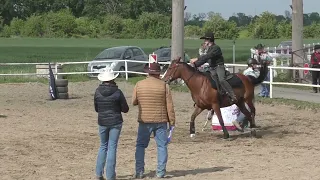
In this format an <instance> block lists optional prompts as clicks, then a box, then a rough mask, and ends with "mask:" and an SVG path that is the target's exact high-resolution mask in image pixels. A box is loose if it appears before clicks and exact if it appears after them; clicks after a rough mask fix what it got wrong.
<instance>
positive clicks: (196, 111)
mask: <svg viewBox="0 0 320 180" xmlns="http://www.w3.org/2000/svg"><path fill="white" fill-rule="evenodd" d="M202 111H203V109H201V108H199V107H198V106H197V105H195V109H194V111H193V113H192V115H191V121H190V137H194V136H195V135H196V127H195V120H196V117H197V116H198V115H199V114H200V113H201V112H202Z"/></svg>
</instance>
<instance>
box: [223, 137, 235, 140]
mask: <svg viewBox="0 0 320 180" xmlns="http://www.w3.org/2000/svg"><path fill="white" fill-rule="evenodd" d="M222 140H224V141H233V140H234V138H231V137H228V138H222Z"/></svg>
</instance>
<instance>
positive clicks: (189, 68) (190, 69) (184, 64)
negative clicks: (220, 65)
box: [179, 62, 204, 75]
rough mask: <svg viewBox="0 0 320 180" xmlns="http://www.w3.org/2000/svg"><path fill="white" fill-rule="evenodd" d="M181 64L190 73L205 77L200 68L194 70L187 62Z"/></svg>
mask: <svg viewBox="0 0 320 180" xmlns="http://www.w3.org/2000/svg"><path fill="white" fill-rule="evenodd" d="M179 64H182V65H183V66H185V67H186V68H187V69H188V70H189V71H191V72H195V73H197V74H199V75H204V73H202V72H200V71H199V70H198V68H194V67H192V66H190V65H189V64H188V63H186V62H179Z"/></svg>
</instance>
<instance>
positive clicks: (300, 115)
mask: <svg viewBox="0 0 320 180" xmlns="http://www.w3.org/2000/svg"><path fill="white" fill-rule="evenodd" d="M97 85H98V81H90V82H85V83H70V85H69V92H70V96H71V97H72V99H70V100H57V101H48V100H47V98H48V85H45V84H37V83H31V84H1V85H0V114H4V115H6V116H7V117H6V118H0V127H1V130H0V159H1V163H0V179H1V180H11V179H25V180H38V179H39V180H48V179H50V180H66V179H77V180H88V179H94V178H95V173H94V169H95V162H96V155H97V151H98V147H99V137H98V134H97V132H98V130H97V114H96V113H95V112H94V108H93V101H92V99H93V93H94V90H95V88H96V86H97ZM119 86H120V88H121V89H122V90H123V91H124V93H125V95H126V97H127V100H128V102H131V92H132V86H131V85H129V84H126V83H124V82H120V83H119ZM173 97H174V103H175V110H176V117H177V126H176V129H175V132H174V134H173V142H172V143H171V144H170V145H169V162H168V167H167V171H168V173H167V176H168V178H171V179H184V180H191V179H192V180H193V179H197V180H213V179H219V180H220V179H228V180H230V179H232V180H243V179H254V180H257V179H264V180H265V179H277V180H280V179H283V180H288V179H290V180H310V179H312V180H313V179H314V180H319V179H320V154H319V152H320V137H319V134H318V133H317V132H318V130H319V128H320V123H319V116H318V114H316V113H314V112H311V111H299V110H294V109H293V108H290V107H287V106H273V107H270V106H268V105H261V104H258V105H257V124H258V125H261V126H262V127H261V130H260V131H259V132H258V134H260V135H262V138H251V137H247V136H239V135H238V134H233V135H232V137H235V138H236V139H235V140H233V141H224V140H221V139H220V138H221V137H222V133H221V132H217V133H211V131H209V130H208V131H207V132H201V127H202V125H203V123H204V119H205V115H206V113H202V114H201V115H200V116H199V117H198V119H197V126H196V127H197V132H199V134H197V136H196V137H195V138H194V139H190V138H189V130H188V129H189V126H188V125H186V122H188V121H189V119H190V116H191V113H192V110H193V107H192V105H193V103H192V100H191V97H190V94H189V93H176V92H174V93H173ZM130 108H131V109H130V112H129V113H128V114H125V115H124V119H125V122H124V127H123V131H122V134H121V137H120V141H119V147H118V159H117V175H118V179H131V178H132V175H133V173H134V163H135V161H134V151H135V139H136V129H137V125H138V123H137V122H136V117H137V108H136V107H132V106H131V105H130ZM155 168H156V146H155V142H154V140H151V143H150V145H149V148H148V149H147V153H146V170H147V172H148V176H149V177H148V178H147V179H152V177H153V175H154V170H155Z"/></svg>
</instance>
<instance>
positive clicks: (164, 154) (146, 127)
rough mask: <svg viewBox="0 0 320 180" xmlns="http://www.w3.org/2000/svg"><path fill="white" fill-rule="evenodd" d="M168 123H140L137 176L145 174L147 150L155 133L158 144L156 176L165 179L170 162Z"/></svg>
mask: <svg viewBox="0 0 320 180" xmlns="http://www.w3.org/2000/svg"><path fill="white" fill-rule="evenodd" d="M167 129H168V125H167V123H152V124H151V123H139V127H138V136H137V145H136V154H135V157H136V174H140V175H141V174H143V173H144V165H145V163H144V156H145V149H146V148H147V147H148V145H149V141H150V136H151V133H154V139H155V140H156V143H157V152H158V166H157V172H156V175H157V176H158V177H164V175H165V173H166V166H167V161H168V148H167V146H168V139H167V138H168V137H167Z"/></svg>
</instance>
